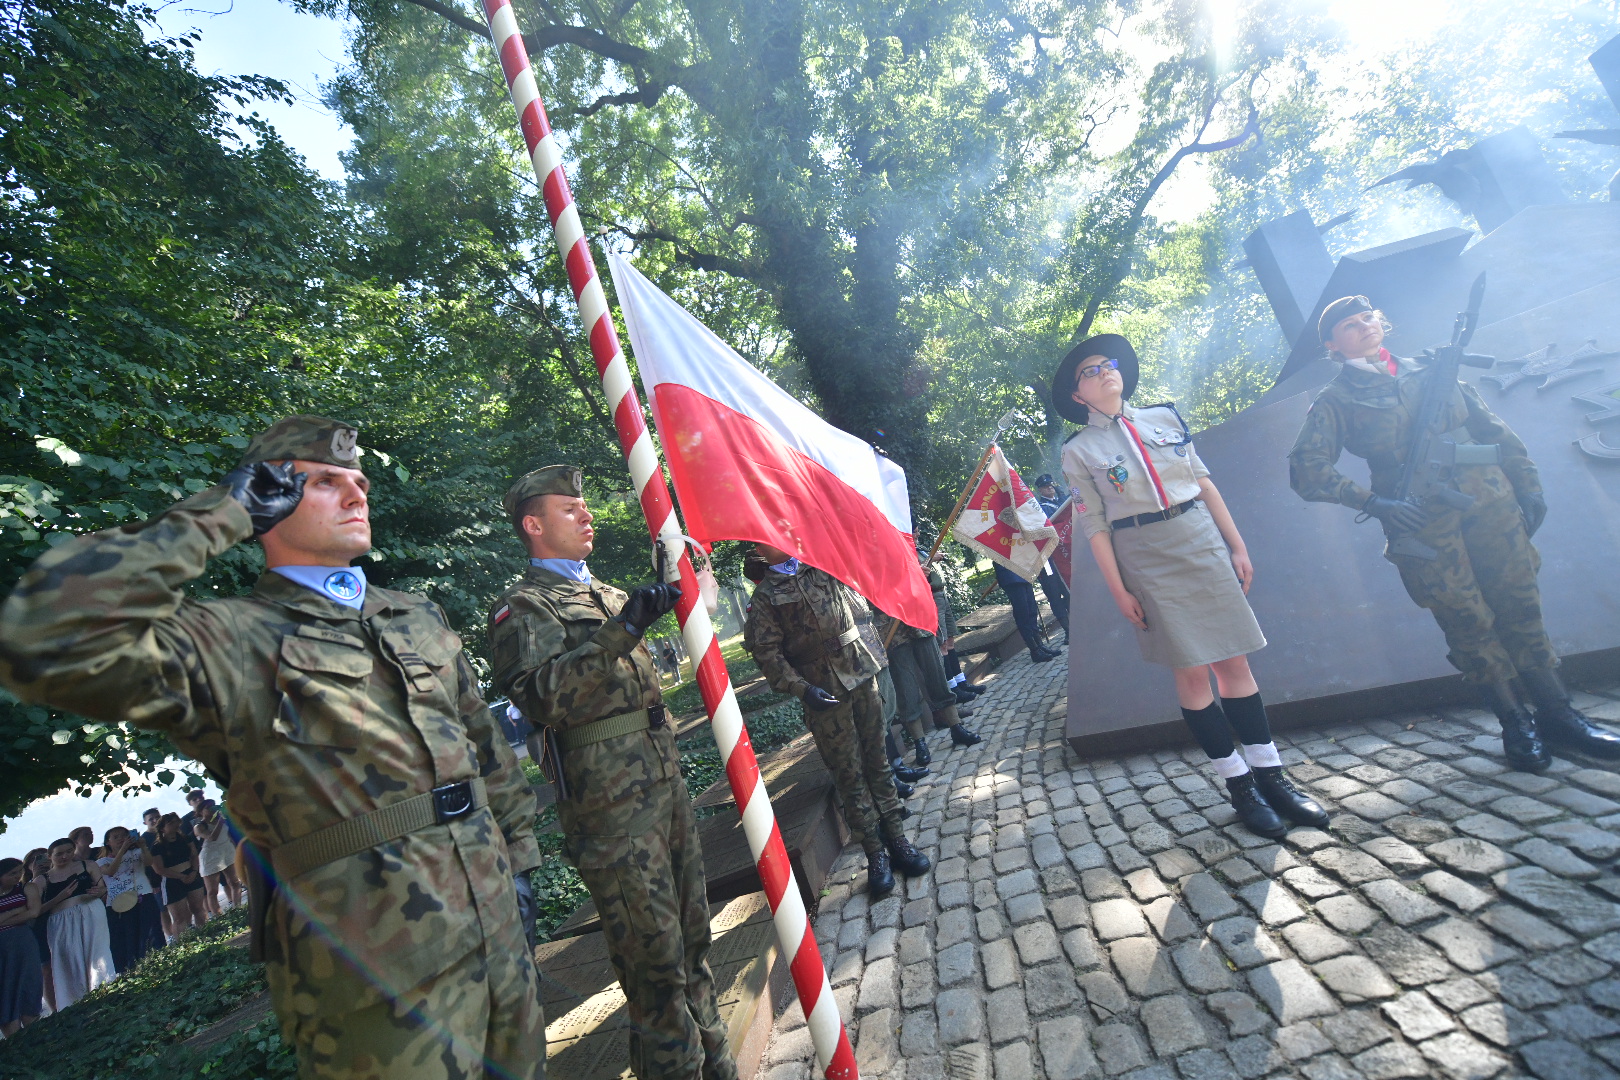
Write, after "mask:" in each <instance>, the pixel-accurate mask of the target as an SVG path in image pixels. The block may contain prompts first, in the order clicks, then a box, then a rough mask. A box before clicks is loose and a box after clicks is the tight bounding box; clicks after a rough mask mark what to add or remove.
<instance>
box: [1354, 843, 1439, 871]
mask: <svg viewBox="0 0 1620 1080" xmlns="http://www.w3.org/2000/svg"><path fill="white" fill-rule="evenodd" d="M1359 846H1360V848H1361V850H1362V851H1365V852H1366V853H1367V854H1369V855H1371V856H1372V857H1373V858H1375V859H1377V860H1378V861H1379V862H1381V863H1383V864H1384V865H1385V866H1387V867H1389V868H1390V869H1391V870H1394V871H1395V872H1396V873H1398V874H1407V873H1412V872H1413V871H1417V870H1427V869H1428V868H1429V867H1430V866H1432V865H1434V864H1433V863H1431V862H1430V861H1429V859H1428V857H1427V856H1426V855H1424V854H1423V853H1422V852H1421V851H1419V850H1418V849H1417V848H1415V847H1413V846H1412V845H1411V844H1408V843H1407V842H1406V841H1404V840H1397V839H1396V838H1395V837H1393V836H1378V837H1374V838H1373V839H1371V840H1368V841H1366V842H1365V843H1363V844H1360V845H1359Z"/></svg>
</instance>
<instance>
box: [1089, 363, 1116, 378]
mask: <svg viewBox="0 0 1620 1080" xmlns="http://www.w3.org/2000/svg"><path fill="white" fill-rule="evenodd" d="M1105 368H1106V369H1107V370H1109V371H1118V370H1119V361H1118V360H1104V361H1103V362H1102V363H1100V364H1092V365H1091V366H1090V367H1083V368H1081V369H1080V377H1081V378H1082V379H1095V378H1096V377H1097V376H1099V375H1101V374H1102V373H1103V370H1104V369H1105Z"/></svg>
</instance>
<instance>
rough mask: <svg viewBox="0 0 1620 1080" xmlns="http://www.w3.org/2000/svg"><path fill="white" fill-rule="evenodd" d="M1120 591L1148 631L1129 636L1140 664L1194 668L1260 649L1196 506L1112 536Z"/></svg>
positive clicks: (1227, 560) (1225, 559)
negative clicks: (1136, 606) (1135, 604)
mask: <svg viewBox="0 0 1620 1080" xmlns="http://www.w3.org/2000/svg"><path fill="white" fill-rule="evenodd" d="M1113 539H1114V558H1115V559H1116V560H1117V561H1118V562H1119V573H1120V576H1121V577H1122V578H1123V579H1124V580H1125V587H1126V588H1127V589H1129V590H1130V592H1131V595H1132V596H1135V597H1136V599H1137V600H1138V601H1140V602H1141V604H1142V613H1143V614H1144V615H1146V616H1147V627H1148V628H1147V629H1146V630H1138V631H1136V643H1137V645H1138V646H1140V647H1141V649H1142V659H1144V660H1146V661H1148V662H1149V663H1151V664H1163V665H1165V666H1166V667H1173V668H1177V667H1197V666H1198V665H1200V664H1212V663H1214V662H1215V661H1217V660H1226V659H1229V658H1231V657H1234V656H1242V655H1244V654H1246V653H1252V652H1254V651H1255V650H1256V649H1260V648H1264V647H1265V644H1266V637H1265V635H1264V634H1262V633H1261V632H1260V624H1259V623H1258V622H1256V621H1255V618H1254V612H1253V611H1252V610H1251V609H1250V607H1249V601H1248V600H1247V598H1245V597H1244V595H1243V586H1242V585H1241V584H1240V583H1239V582H1238V578H1237V572H1236V571H1234V570H1233V569H1232V557H1231V553H1230V552H1229V551H1228V550H1227V547H1226V541H1225V540H1223V539H1221V532H1220V530H1219V529H1217V528H1216V527H1215V520H1214V519H1213V518H1211V517H1210V516H1209V511H1208V510H1207V509H1205V507H1204V504H1203V503H1202V502H1199V503H1198V504H1197V505H1195V506H1194V507H1193V508H1192V509H1191V510H1189V511H1187V512H1186V513H1185V514H1182V515H1181V516H1180V517H1174V518H1171V519H1170V520H1168V521H1154V522H1150V523H1149V524H1147V525H1138V526H1137V527H1136V528H1134V529H1116V530H1114V533H1113Z"/></svg>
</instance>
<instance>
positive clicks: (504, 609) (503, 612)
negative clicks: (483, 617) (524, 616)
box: [489, 604, 512, 626]
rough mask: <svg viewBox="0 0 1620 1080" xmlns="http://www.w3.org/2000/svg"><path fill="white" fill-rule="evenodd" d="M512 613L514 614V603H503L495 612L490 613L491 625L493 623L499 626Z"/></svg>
mask: <svg viewBox="0 0 1620 1080" xmlns="http://www.w3.org/2000/svg"><path fill="white" fill-rule="evenodd" d="M510 614H512V605H511V604H502V605H501V606H500V607H498V608H496V609H495V610H494V611H493V612H491V613H490V616H489V625H491V626H499V625H501V622H502V620H504V619H505V618H506V617H507V616H508V615H510Z"/></svg>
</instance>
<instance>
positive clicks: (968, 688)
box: [956, 682, 989, 697]
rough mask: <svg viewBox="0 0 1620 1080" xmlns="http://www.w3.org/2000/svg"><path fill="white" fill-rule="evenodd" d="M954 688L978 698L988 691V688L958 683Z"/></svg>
mask: <svg viewBox="0 0 1620 1080" xmlns="http://www.w3.org/2000/svg"><path fill="white" fill-rule="evenodd" d="M956 688H957V689H958V690H966V691H967V692H968V693H970V694H972V695H973V696H974V697H978V696H979V695H980V694H982V693H984V692H985V690H987V689H989V688H988V687H984V686H980V685H979V684H978V683H970V682H959V683H957V684H956Z"/></svg>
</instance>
